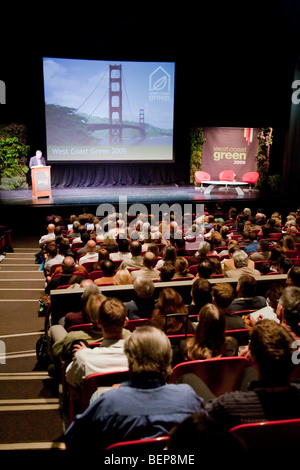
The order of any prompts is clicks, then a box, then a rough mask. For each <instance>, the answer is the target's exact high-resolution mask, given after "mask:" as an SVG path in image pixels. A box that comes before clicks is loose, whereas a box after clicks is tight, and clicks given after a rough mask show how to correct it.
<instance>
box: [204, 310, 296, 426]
mask: <svg viewBox="0 0 300 470" xmlns="http://www.w3.org/2000/svg"><path fill="white" fill-rule="evenodd" d="M292 341H293V339H292V337H291V335H290V334H289V333H288V332H287V331H286V329H285V328H283V326H282V325H280V324H278V323H276V322H275V321H273V320H268V319H264V320H261V321H259V322H257V323H256V324H255V325H254V327H253V328H252V329H251V331H250V343H249V352H248V358H249V360H250V362H251V363H252V365H253V366H254V367H255V369H257V371H258V376H259V380H258V381H254V382H251V384H250V387H249V391H235V392H229V393H226V394H224V395H221V396H220V397H217V398H214V399H212V400H210V401H209V402H207V403H206V410H207V412H208V414H209V416H211V417H212V418H213V419H216V420H218V421H220V422H221V423H222V424H223V425H224V426H225V427H226V428H227V429H230V428H232V427H233V426H236V425H239V424H243V423H251V422H258V421H272V420H281V419H292V418H299V417H300V387H299V386H297V384H291V383H290V379H289V377H290V373H291V371H292V369H293V367H294V366H293V363H292Z"/></svg>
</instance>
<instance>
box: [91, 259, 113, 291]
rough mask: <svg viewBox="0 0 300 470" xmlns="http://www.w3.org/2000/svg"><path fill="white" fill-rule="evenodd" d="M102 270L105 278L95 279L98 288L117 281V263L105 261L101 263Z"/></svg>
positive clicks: (109, 260)
mask: <svg viewBox="0 0 300 470" xmlns="http://www.w3.org/2000/svg"><path fill="white" fill-rule="evenodd" d="M100 266H101V270H102V272H103V276H101V277H98V278H97V279H95V281H94V283H95V284H96V286H101V285H102V284H114V281H115V263H114V262H113V261H112V260H111V259H105V260H103V261H102V262H101V265H100Z"/></svg>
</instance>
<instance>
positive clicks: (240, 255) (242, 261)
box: [224, 250, 260, 278]
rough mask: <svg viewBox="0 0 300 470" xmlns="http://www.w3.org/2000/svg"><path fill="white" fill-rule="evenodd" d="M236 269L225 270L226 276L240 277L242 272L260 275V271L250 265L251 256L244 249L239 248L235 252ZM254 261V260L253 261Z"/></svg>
mask: <svg viewBox="0 0 300 470" xmlns="http://www.w3.org/2000/svg"><path fill="white" fill-rule="evenodd" d="M232 258H233V262H234V269H229V270H227V271H225V272H224V275H225V276H226V277H234V278H239V277H240V276H241V275H242V274H250V275H252V276H260V272H259V271H258V270H257V269H255V268H251V267H250V266H249V258H248V255H247V253H245V251H243V250H238V251H235V252H234V253H233V257H232ZM252 263H253V261H252Z"/></svg>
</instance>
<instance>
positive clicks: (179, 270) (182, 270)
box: [173, 256, 194, 279]
mask: <svg viewBox="0 0 300 470" xmlns="http://www.w3.org/2000/svg"><path fill="white" fill-rule="evenodd" d="M177 277H191V278H193V277H194V276H193V274H191V273H190V272H189V263H188V261H187V259H186V258H183V257H181V256H178V258H177V259H176V261H175V274H174V276H173V279H176V278H177Z"/></svg>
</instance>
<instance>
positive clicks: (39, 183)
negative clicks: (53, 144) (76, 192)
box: [31, 166, 52, 200]
mask: <svg viewBox="0 0 300 470" xmlns="http://www.w3.org/2000/svg"><path fill="white" fill-rule="evenodd" d="M31 180H32V198H33V199H34V200H37V199H39V198H50V199H51V198H52V194H51V166H33V167H31Z"/></svg>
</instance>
